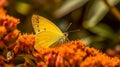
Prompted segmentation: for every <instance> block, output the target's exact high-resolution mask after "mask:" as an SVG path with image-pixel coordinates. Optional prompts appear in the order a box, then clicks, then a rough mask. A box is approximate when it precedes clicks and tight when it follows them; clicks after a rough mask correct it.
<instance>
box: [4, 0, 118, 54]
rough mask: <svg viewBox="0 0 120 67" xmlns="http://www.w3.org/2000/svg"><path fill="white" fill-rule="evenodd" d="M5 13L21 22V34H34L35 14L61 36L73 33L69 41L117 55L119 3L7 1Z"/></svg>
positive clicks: (113, 0) (98, 0) (97, 0)
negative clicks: (53, 27)
mask: <svg viewBox="0 0 120 67" xmlns="http://www.w3.org/2000/svg"><path fill="white" fill-rule="evenodd" d="M4 9H5V10H6V11H7V13H8V14H9V15H11V16H13V17H16V18H18V19H20V24H19V25H18V29H19V30H20V31H21V32H22V33H34V30H33V27H32V24H31V16H32V15H33V14H37V15H41V16H44V17H46V18H47V19H49V20H51V21H52V22H54V23H55V24H56V25H57V26H58V27H59V28H60V29H61V30H62V31H63V32H69V31H73V32H69V36H68V38H69V39H70V40H83V41H84V42H85V45H87V46H90V47H94V48H96V49H99V50H100V51H103V52H106V53H107V54H108V55H110V56H116V55H117V56H119V54H120V0H8V1H7V2H6V6H5V7H4ZM70 23H72V24H71V26H70V27H69V29H68V30H67V31H66V28H67V27H68V25H69V24H70ZM78 29H79V30H80V31H76V30H78Z"/></svg>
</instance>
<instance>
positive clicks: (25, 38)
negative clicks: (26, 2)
mask: <svg viewBox="0 0 120 67" xmlns="http://www.w3.org/2000/svg"><path fill="white" fill-rule="evenodd" d="M34 43H35V36H34V35H33V34H24V35H20V36H19V37H18V39H17V40H16V43H15V47H14V53H15V54H16V53H18V52H19V53H21V52H24V53H31V52H32V51H33V50H34V48H33V47H34Z"/></svg>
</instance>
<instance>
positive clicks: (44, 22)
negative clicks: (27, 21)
mask: <svg viewBox="0 0 120 67" xmlns="http://www.w3.org/2000/svg"><path fill="white" fill-rule="evenodd" d="M32 25H33V28H34V31H35V34H36V37H35V45H34V48H35V49H36V50H38V51H39V49H40V48H41V47H43V48H48V47H54V46H56V45H57V44H60V43H63V42H64V41H66V40H67V34H66V33H63V32H62V31H61V30H60V29H59V28H58V27H57V26H56V25H55V24H54V23H53V22H51V21H50V20H48V19H46V18H44V17H42V16H39V15H33V16H32Z"/></svg>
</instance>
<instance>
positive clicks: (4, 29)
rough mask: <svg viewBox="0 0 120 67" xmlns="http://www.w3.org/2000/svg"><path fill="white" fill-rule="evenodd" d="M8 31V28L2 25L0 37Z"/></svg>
mask: <svg viewBox="0 0 120 67" xmlns="http://www.w3.org/2000/svg"><path fill="white" fill-rule="evenodd" d="M6 33H7V30H6V28H5V27H4V26H0V39H1V38H2V37H3V36H4V35H5V34H6Z"/></svg>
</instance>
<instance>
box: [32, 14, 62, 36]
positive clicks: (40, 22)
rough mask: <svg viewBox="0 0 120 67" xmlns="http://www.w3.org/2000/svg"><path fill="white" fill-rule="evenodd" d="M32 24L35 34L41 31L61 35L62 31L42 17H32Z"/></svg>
mask: <svg viewBox="0 0 120 67" xmlns="http://www.w3.org/2000/svg"><path fill="white" fill-rule="evenodd" d="M32 24H33V27H34V30H35V33H36V34H37V33H39V32H42V31H53V32H56V33H58V34H61V35H63V33H62V31H61V30H60V29H59V28H58V27H57V26H56V25H55V24H53V23H52V22H51V21H50V20H48V19H46V18H44V17H42V16H39V15H33V16H32Z"/></svg>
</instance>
